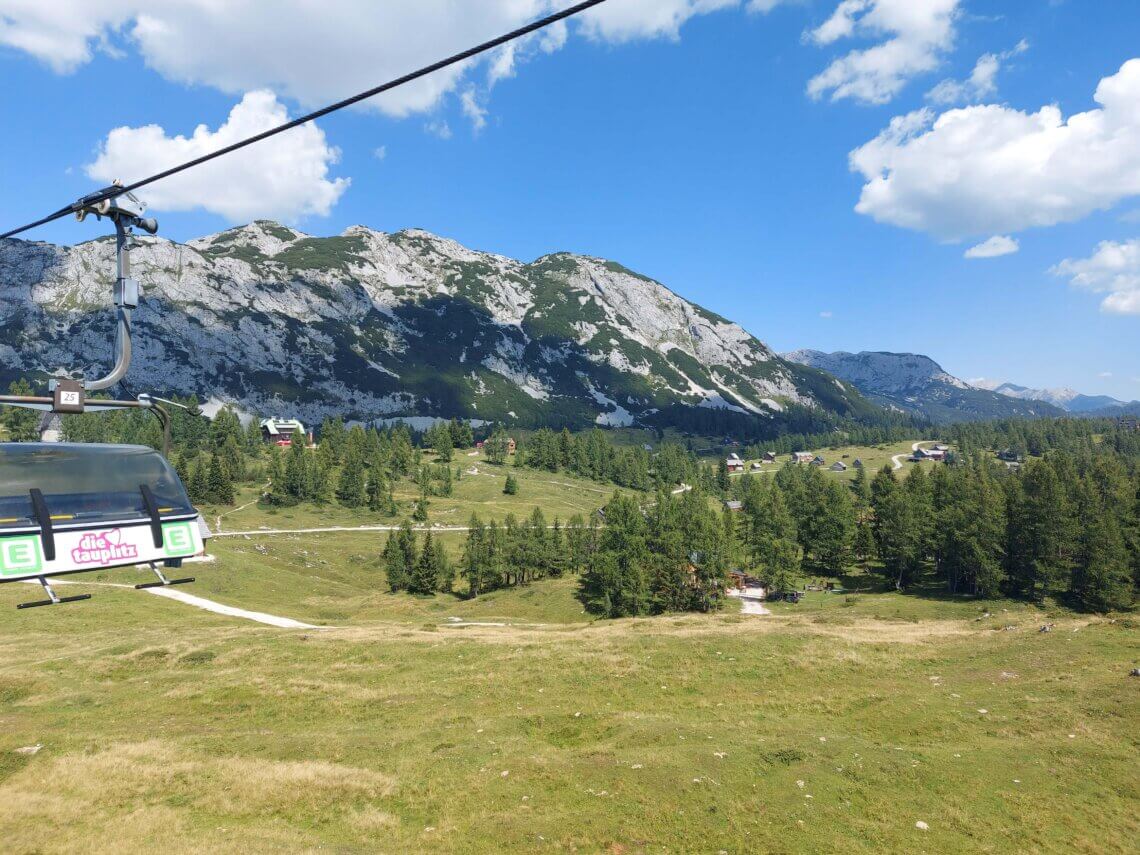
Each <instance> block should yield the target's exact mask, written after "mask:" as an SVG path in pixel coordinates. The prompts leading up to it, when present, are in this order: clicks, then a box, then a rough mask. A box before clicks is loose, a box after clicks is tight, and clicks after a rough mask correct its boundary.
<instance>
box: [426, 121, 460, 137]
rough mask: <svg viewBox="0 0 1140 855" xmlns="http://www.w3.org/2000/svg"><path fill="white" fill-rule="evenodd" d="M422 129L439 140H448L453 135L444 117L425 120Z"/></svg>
mask: <svg viewBox="0 0 1140 855" xmlns="http://www.w3.org/2000/svg"><path fill="white" fill-rule="evenodd" d="M424 130H425V131H427V132H428V133H429V134H431V135H432V136H433V137H439V138H440V139H441V140H449V139H451V137H452V136H453V135H452V133H451V125H449V124H448V123H447V120H446V119H435V120H433V121H431V122H427V123H425V124H424Z"/></svg>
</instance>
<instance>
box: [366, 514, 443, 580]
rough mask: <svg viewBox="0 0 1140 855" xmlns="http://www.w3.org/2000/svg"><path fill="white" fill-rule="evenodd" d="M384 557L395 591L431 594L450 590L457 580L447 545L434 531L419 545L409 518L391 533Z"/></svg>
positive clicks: (386, 570) (386, 571)
mask: <svg viewBox="0 0 1140 855" xmlns="http://www.w3.org/2000/svg"><path fill="white" fill-rule="evenodd" d="M381 558H382V560H383V562H384V570H385V573H386V574H387V576H388V587H389V588H390V589H391V590H392V591H394V592H398V591H407V592H408V593H410V594H421V595H424V596H431V595H434V594H435V593H436V591H450V590H451V587H452V583H453V582H454V581H455V568H454V567H452V565H451V562H450V561H448V560H447V554H446V553H445V552H444V549H443V544H442V543H440V541H439V539H438V538H435V537H433V536H432V533H431V532H430V531H429V532H427V533H426V534H425V535H424V537H423V542H422V544H418V538H417V536H416V532H415V530H414V529H413V528H412V526H411V523H409V522H407V521H405V522H404V524H403V525H402V526H400V528H399V530H398V531H394V532H392V533H391V534H389V535H388V541H387V543H385V544H384V552H383V553H382V555H381Z"/></svg>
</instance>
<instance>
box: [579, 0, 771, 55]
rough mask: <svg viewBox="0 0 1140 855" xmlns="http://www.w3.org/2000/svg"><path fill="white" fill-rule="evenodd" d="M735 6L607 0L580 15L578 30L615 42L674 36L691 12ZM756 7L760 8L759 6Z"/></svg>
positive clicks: (714, 1) (697, 0) (686, 0)
mask: <svg viewBox="0 0 1140 855" xmlns="http://www.w3.org/2000/svg"><path fill="white" fill-rule="evenodd" d="M739 6H740V0H610V2H608V3H603V4H602V5H601V6H596V7H594V8H593V9H591V10H590V11H588V12H586V13H584V14H583V15H582V30H583V31H584V32H585V34H586V35H587V36H588V37H590V38H593V39H597V40H601V41H607V42H615V43H619V44H620V43H622V42H628V41H633V40H635V39H646V38H667V39H676V38H678V37H679V35H680V32H681V26H682V25H683V24H684V23H685V22H686V21H688V20H689V19H690V18H692V17H694V16H695V15H705V14H708V13H709V12H718V11H720V10H722V9H732V8H739ZM769 8H771V6H770V5H769ZM757 10H758V11H764V9H763V8H762V6H759V7H757Z"/></svg>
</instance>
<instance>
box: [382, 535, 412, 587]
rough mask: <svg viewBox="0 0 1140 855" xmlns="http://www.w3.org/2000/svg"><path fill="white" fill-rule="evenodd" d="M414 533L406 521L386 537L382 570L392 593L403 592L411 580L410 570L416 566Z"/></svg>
mask: <svg viewBox="0 0 1140 855" xmlns="http://www.w3.org/2000/svg"><path fill="white" fill-rule="evenodd" d="M416 554H417V553H416V533H415V532H414V531H413V530H412V526H411V524H410V523H408V522H407V521H405V522H404V524H403V525H401V526H400V528H399V530H397V531H395V532H393V533H392V534H389V535H388V542H387V543H386V544H385V545H384V556H383V557H384V569H385V571H386V572H387V575H388V587H389V588H391V589H392V591H403V590H406V589H407V587H408V583H409V581H410V580H411V575H412V569H413V568H414V567H415V564H416Z"/></svg>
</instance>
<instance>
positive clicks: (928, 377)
mask: <svg viewBox="0 0 1140 855" xmlns="http://www.w3.org/2000/svg"><path fill="white" fill-rule="evenodd" d="M783 356H784V358H785V359H787V360H789V361H791V362H797V363H800V364H801V365H810V366H812V367H813V368H818V369H820V370H822V371H826V372H827V373H829V374H832V375H834V376H836V377H839V378H840V379H842V380H846V381H847V382H849V383H851V384H852V385H853V386H855V387H856V388H857V389H858V390H859V391H860V392H862V393H863V394H864V395H866V396H867V397H868V398H870V399H871V400H873V401H875V402H876V403H879V404H881V405H883V406H885V407H890V408H893V409H895V410H898V411H900V412H906V413H913V414H916V415H920V416H923V417H925V418H928V419H930V420H931V421H932V422H939V423H945V422H954V421H972V420H981V419H1000V418H1015V417H1035V416H1058V415H1063V414H1064V411H1063V410H1061V409H1060V408H1058V407H1056V406H1054V405H1053V404H1051V403H1047V402H1044V401H1036V400H1020V399H1017V398H1012V397H1009V396H1007V395H1002V394H999V393H998V392H995V391H991V390H987V389H979V388H977V387H975V386H971V385H970V384H969V383H967V382H965V381H964V380H960V379H958V378H957V377H954V376H953V375H951V374H948V373H947V372H946V371H944V370H943V369H942V366H940V365H939V364H938V363H937V362H935V361H934V360H933V359H931V358H930V357H928V356H921V355H919V354H915V353H880V352H868V351H864V352H862V353H846V352H843V351H838V352H836V353H821V352H820V351H818V350H796V351H792V352H791V353H785V354H783Z"/></svg>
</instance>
